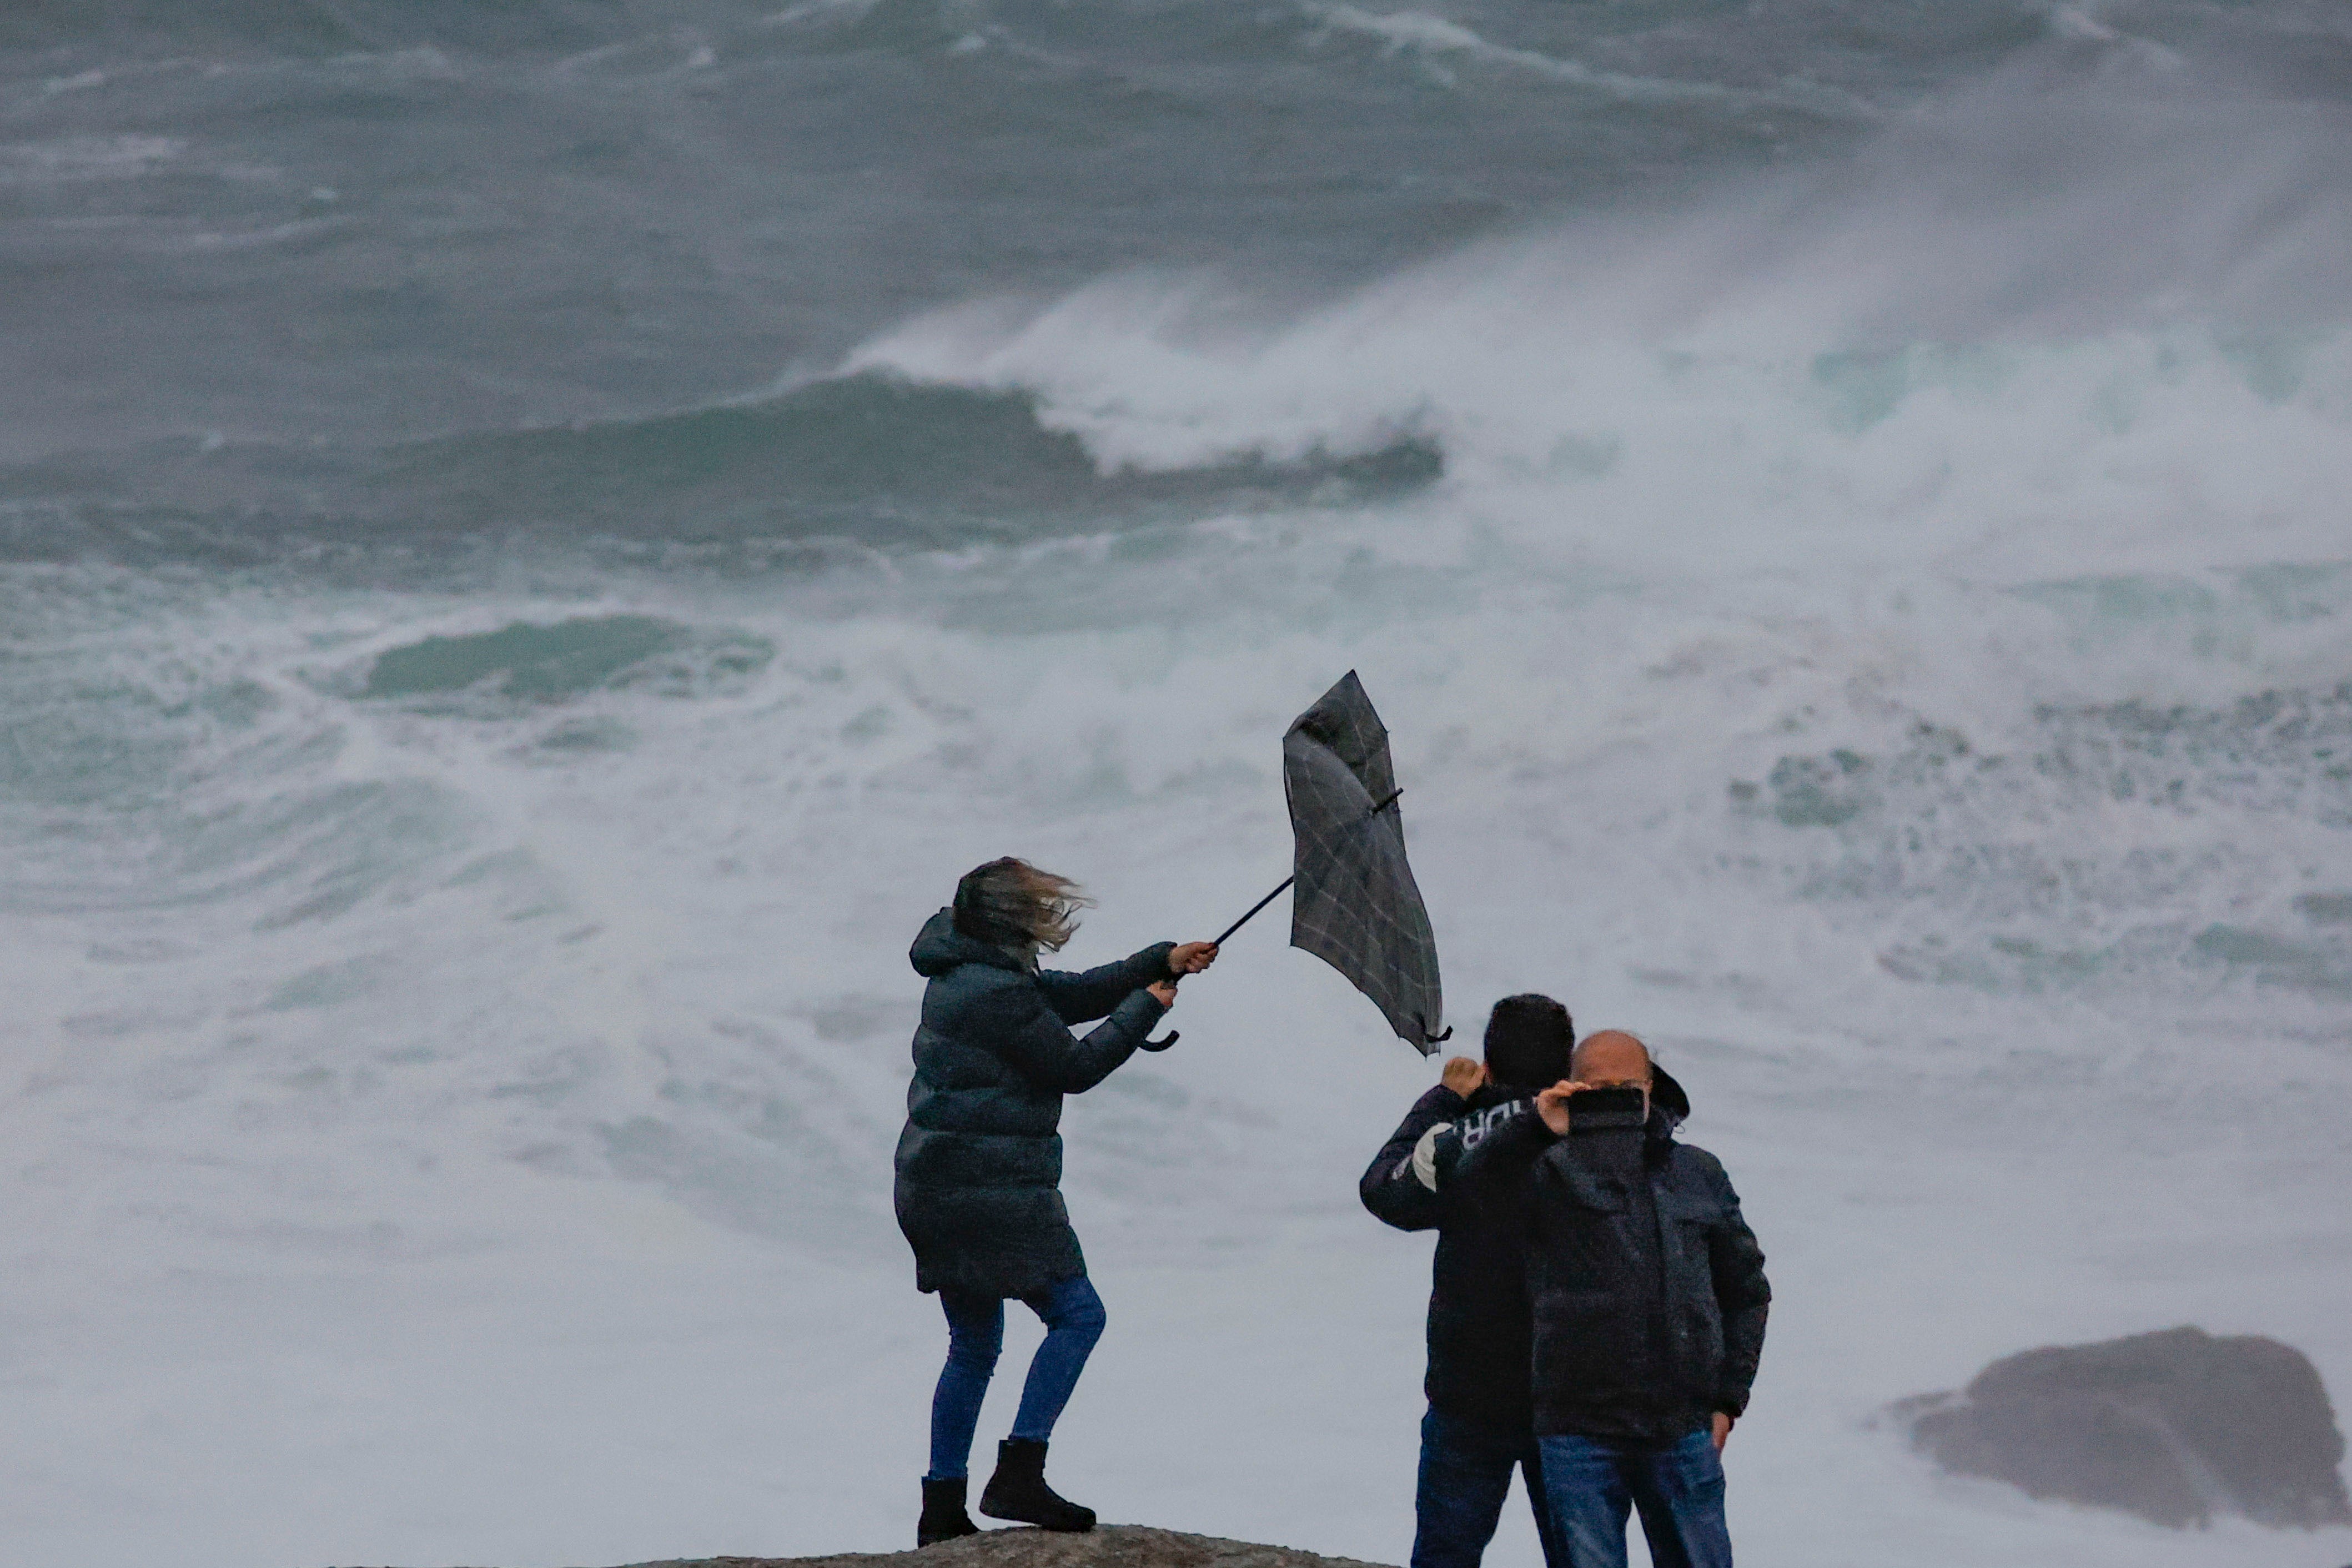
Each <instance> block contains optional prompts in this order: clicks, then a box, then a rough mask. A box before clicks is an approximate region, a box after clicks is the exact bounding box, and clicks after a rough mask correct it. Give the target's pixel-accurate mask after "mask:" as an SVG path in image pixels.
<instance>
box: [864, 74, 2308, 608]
mask: <svg viewBox="0 0 2352 1568" xmlns="http://www.w3.org/2000/svg"><path fill="white" fill-rule="evenodd" d="M2095 47H2096V48H2097V49H2099V50H2101V51H2103V52H2102V53H2101V54H2100V56H2099V58H2100V59H2101V60H2102V61H2103V62H2104V63H2103V64H2102V65H2101V66H2100V67H2099V73H2100V74H2099V77H2098V81H2099V82H2100V83H2105V85H2104V86H2096V87H2095V90H2094V89H2092V88H2085V87H2084V84H2083V83H2082V82H2081V81H2080V79H2079V75H2078V74H2069V75H2067V76H2066V78H2065V79H2064V82H2063V86H2064V88H2065V90H2063V91H2061V90H2057V89H2056V87H2055V86H2054V85H2053V82H2052V81H2051V80H2049V79H2046V73H2044V72H2042V69H2041V68H2038V67H2037V68H2036V70H2035V71H2031V72H2018V73H2012V74H2011V75H2008V76H2004V77H2002V78H2000V79H1997V80H1994V81H1992V82H1990V83H1986V84H1982V85H1980V86H1979V87H1978V88H1976V89H1972V90H1971V91H1969V93H1967V94H1965V95H1962V96H1960V97H1958V98H1957V99H1955V100H1952V101H1950V102H1948V103H1947V104H1945V105H1943V106H1941V107H1940V108H1939V110H1937V113H1935V114H1934V115H1932V116H1930V117H1927V118H1925V119H1923V120H1922V121H1920V122H1919V123H1917V124H1915V125H1909V126H1906V127H1904V128H1901V129H1899V130H1897V131H1895V132H1890V133H1889V134H1888V135H1886V136H1885V137H1884V138H1882V139H1881V140H1879V141H1878V142H1874V143H1873V144H1872V145H1871V146H1870V147H1868V148H1867V149H1865V150H1864V152H1863V153H1860V154H1858V155H1857V156H1856V157H1855V158H1853V159H1852V160H1850V161H1847V162H1844V163H1841V164H1839V165H1838V166H1836V167H1835V168H1833V169H1829V170H1824V171H1818V172H1814V173H1810V174H1803V175H1790V176H1789V177H1786V178H1783V179H1781V180H1779V181H1776V182H1771V183H1769V184H1767V185H1764V186H1761V187H1756V186H1751V187H1748V188H1745V189H1739V190H1731V191H1725V192H1721V193H1718V194H1717V195H1715V196H1714V197H1713V198H1711V199H1709V200H1706V201H1704V202H1702V203H1699V204H1697V205H1696V206H1693V207H1687V208H1683V209H1680V210H1676V211H1674V212H1668V213H1659V212H1651V213H1626V214H1619V215H1616V216H1587V217H1584V218H1580V219H1578V220H1576V221H1574V222H1572V223H1569V224H1567V225H1564V226H1559V227H1558V228H1555V229H1553V230H1551V231H1550V232H1548V233H1543V234H1538V235H1530V236H1526V237H1519V238H1517V239H1514V240H1509V241H1504V242H1497V243H1494V244H1489V245H1484V246H1479V247H1473V248H1472V249H1470V250H1468V251H1466V252H1463V253H1461V254H1457V255H1455V256H1454V257H1452V258H1447V259H1445V260H1443V261H1440V262H1436V263H1433V264H1431V265H1428V266H1424V267H1422V268H1413V269H1410V270H1408V271H1406V272H1404V273H1402V274H1401V275H1398V276H1396V277H1393V278H1391V279H1388V280H1386V281H1384V282H1382V283H1381V284H1378V285H1376V286H1373V287H1371V288H1369V289H1362V290H1360V291H1357V292H1355V293H1352V294H1350V295H1349V296H1347V297H1345V298H1342V299H1340V300H1337V301H1335V302H1333V303H1330V304H1328V305H1326V306H1324V307H1321V308H1319V309H1317V310H1312V311H1309V312H1307V313H1306V314H1304V315H1297V314H1293V315H1289V316H1287V317H1282V318H1277V319H1275V320H1272V321H1270V322H1268V324H1265V325H1263V326H1260V327H1258V328H1256V329H1255V330H1250V331H1236V330H1235V329H1234V327H1233V326H1232V325H1231V323H1232V322H1233V321H1235V320H1247V319H1248V318H1249V317H1250V315H1251V310H1252V308H1251V306H1250V304H1249V302H1248V301H1247V300H1246V299H1245V298H1244V299H1238V300H1237V299H1236V298H1235V297H1234V290H1233V289H1231V288H1230V286H1228V285H1226V284H1224V283H1223V282H1222V281H1220V280H1214V279H1206V280H1204V279H1177V280H1171V279H1164V278H1155V277H1118V278H1112V279H1106V280H1104V281H1102V282H1099V283H1097V284H1096V285H1093V286H1091V287H1089V288H1087V289H1081V290H1079V291H1077V292H1076V293H1074V294H1071V295H1069V296H1067V297H1066V298H1064V299H1062V300H1059V301H1058V302H1056V303H1055V304H1053V305H1051V306H1050V307H1048V308H1046V309H1045V310H1038V311H1032V312H1029V313H1026V314H1011V313H1008V312H1007V311H1006V310H1003V308H999V307H992V306H973V307H967V308H963V309H961V310H950V311H943V312H939V313H936V314H933V315H931V316H929V317H926V318H923V319H921V320H919V321H914V322H911V323H908V325H906V326H904V327H902V328H899V329H898V330H896V331H891V332H888V333H885V334H883V335H881V336H879V337H877V339H875V340H873V341H871V342H868V343H867V344H866V345H865V346H864V347H862V348H861V349H860V350H858V351H857V352H856V353H854V354H853V355H852V356H851V357H850V359H849V361H848V362H847V363H848V368H850V369H851V370H854V371H857V372H861V373H879V374H898V375H902V376H905V377H908V378H909V379H912V380H915V381H918V382H921V383H931V384H955V385H963V386H971V387H978V388H988V389H992V390H996V391H999V392H1010V391H1013V390H1016V389H1017V390H1022V391H1026V392H1030V393H1033V394H1034V395H1036V396H1037V398H1038V399H1039V405H1040V409H1041V415H1042V417H1043V419H1044V421H1045V424H1046V426H1048V427H1049V428H1053V429H1056V430H1060V431H1065V432H1068V433H1071V434H1073V435H1076V436H1077V437H1080V438H1082V439H1083V440H1084V442H1085V443H1086V446H1087V449H1088V450H1089V451H1090V452H1092V453H1093V454H1094V456H1095V457H1096V458H1097V461H1098V462H1100V463H1103V464H1105V465H1108V466H1123V467H1134V468H1140V469H1147V470H1149V469H1154V468H1170V469H1181V468H1192V467H1197V466H1199V465H1202V464H1204V463H1208V462H1213V461H1219V460H1231V458H1233V456H1234V454H1241V453H1249V454H1256V455H1263V456H1264V457H1265V458H1268V459H1271V460H1282V459H1284V458H1288V457H1292V456H1296V455H1298V454H1303V453H1307V452H1334V451H1337V452H1346V451H1351V450H1370V449H1375V448H1377V447H1378V446H1379V445H1380V444H1381V442H1383V441H1385V440H1388V439H1391V437H1392V433H1393V432H1394V431H1395V430H1397V429H1398V428H1400V427H1407V428H1412V429H1414V430H1416V431H1418V432H1421V433H1422V434H1423V436H1424V437H1426V438H1427V439H1429V440H1431V441H1433V442H1434V443H1435V444H1436V445H1437V446H1438V447H1441V448H1442V449H1443V451H1444V456H1445V465H1446V473H1447V479H1448V489H1447V493H1448V496H1449V498H1450V499H1454V500H1467V501H1469V502H1471V503H1472V504H1473V506H1474V508H1475V509H1476V510H1479V511H1482V512H1484V513H1485V514H1486V515H1487V516H1488V517H1490V518H1502V519H1512V520H1515V521H1518V522H1520V523H1522V524H1524V525H1525V531H1530V532H1540V531H1549V532H1550V533H1551V534H1552V535H1554V536H1555V537H1558V536H1560V535H1563V534H1564V535H1566V536H1567V537H1568V539H1569V540H1570V541H1572V542H1576V543H1578V544H1580V545H1583V546H1587V547H1597V548H1603V549H1631V550H1633V551H1634V552H1636V553H1644V552H1646V553H1647V554H1649V555H1651V556H1653V557H1654V556H1655V555H1656V554H1658V553H1659V552H1660V551H1661V548H1663V551H1664V552H1669V553H1678V554H1682V555H1685V556H1687V555H1688V554H1689V553H1690V552H1695V551H1715V550H1721V549H1729V550H1732V551H1734V552H1748V554H1749V555H1750V556H1752V557H1753V558H1754V559H1757V560H1759V561H1760V560H1763V559H1767V558H1769V557H1773V556H1779V557H1780V558H1786V556H1787V555H1788V554H1789V553H1790V552H1791V551H1794V552H1798V553H1804V552H1805V547H1806V546H1807V545H1809V544H1811V543H1819V544H1821V545H1822V546H1824V547H1826V548H1829V549H1831V550H1832V551H1837V550H1841V549H1843V550H1859V551H1863V552H1894V553H1900V554H1913V553H1917V552H1923V551H1924V552H1948V551H1953V550H1961V549H1968V548H1972V547H1977V546H1981V545H1985V544H1988V543H1990V542H1993V541H1994V539H1995V538H1997V537H2009V538H2012V539H2014V538H2017V537H2019V536H2020V535H2021V534H2025V535H2030V536H2031V537H2030V538H2029V540H2028V544H2029V548H2028V550H2027V552H2026V553H2027V555H2028V556H2029V557H2032V556H2033V555H2034V553H2035V551H2036V550H2037V549H2039V548H2041V547H2042V546H2044V545H2048V544H2050V543H2051V542H2052V539H2053V535H2055V536H2060V537H2067V538H2072V539H2073V540H2074V541H2076V542H2079V543H2080V545H2081V546H2082V548H2081V549H2079V550H2077V551H2075V552H2074V554H2073V555H2072V556H2071V557H2069V555H2068V554H2067V552H2065V551H2064V550H2063V549H2059V550H2057V551H2055V552H2054V553H2053V554H2052V555H2051V556H2050V557H2049V558H2047V559H2036V560H2034V563H2033V565H2032V569H2033V570H2059V571H2066V570H2097V569H2100V568H2099V566H2098V564H2097V563H2098V561H2099V560H2100V559H2102V558H2103V556H2104V554H2105V552H2123V554H2122V556H2121V557H2119V559H2129V558H2130V557H2131V556H2132V555H2133V554H2134V552H2138V553H2139V554H2140V555H2141V556H2142V558H2143V559H2145V558H2146V556H2147V554H2148V553H2150V552H2153V553H2154V554H2155V556H2156V558H2157V559H2158V560H2161V559H2164V554H2163V551H2164V545H2163V544H2162V543H2161V542H2163V541H2170V542H2172V543H2173V544H2175V545H2182V544H2183V543H2184V542H2185V544H2186V547H2189V548H2190V549H2191V550H2192V552H2193V551H2194V550H2200V549H2203V548H2205V547H2206V546H2207V545H2208V544H2210V535H2211V534H2212V533H2213V532H2214V531H2217V530H2221V529H2231V528H2235V529H2259V530H2261V531H2262V534H2261V536H2260V537H2259V538H2256V537H2254V536H2252V535H2249V536H2247V542H2248V547H2249V549H2250V551H2252V552H2254V554H2255V555H2257V556H2259V555H2260V554H2262V552H2273V553H2276V554H2282V555H2294V554H2304V555H2321V554H2326V553H2327V552H2329V551H2331V550H2332V549H2333V548H2334V547H2335V544H2336V542H2337V541H2336V532H2335V527H2336V525H2335V522H2334V521H2333V518H2334V510H2333V503H2332V502H2331V501H2330V500H2329V499H2328V498H2329V497H2331V496H2333V495H2336V494H2338V493H2340V492H2341V490H2342V489H2343V488H2344V487H2345V484H2346V482H2347V479H2352V467H2347V465H2352V442H2347V440H2346V439H2345V438H2344V437H2345V430H2344V423H2345V419H2346V410H2347V397H2348V396H2352V337H2347V332H2346V325H2347V322H2346V316H2347V300H2352V268H2347V262H2346V259H2345V258H2347V256H2352V216H2347V215H2352V131H2347V128H2346V127H2345V126H2344V125H2342V124H2341V123H2339V122H2337V121H2328V120H2324V119H2315V118H2314V117H2312V116H2309V115H2305V114H2303V113H2301V112H2300V111H2299V110H2296V109H2295V108H2294V107H2293V106H2281V105H2278V104H2276V103H2272V102H2267V101H2263V100H2252V99H2243V98H2240V99H2227V98H2213V99H2210V100H2201V101H2189V102H2187V103H2168V104H2165V105H2164V106H2163V107H2162V110H2161V112H2158V110H2157V105H2156V99H2157V98H2158V96H2160V95H2161V94H2162V93H2163V92H2165V91H2166V90H2168V82H2167V81H2165V80H2164V79H2161V78H2160V76H2158V77H2154V78H2152V77H2151V76H2150V75H2149V74H2148V71H2149V69H2150V68H2147V67H2146V66H2145V62H2144V61H2142V62H2140V63H2138V64H2135V63H2134V62H2136V61H2139V60H2140V57H2138V56H2137V55H2134V54H2132V53H2130V52H2129V51H2128V50H2125V49H2123V47H2122V45H2121V43H2120V42H2117V43H2116V44H2112V45H2109V44H2100V45H2097V46H2095ZM1259 313H1260V315H1261V317H1262V318H1263V317H1265V316H1271V315H1272V314H1273V312H1271V311H1266V310H1261V311H1260V312H1259ZM2109 563H2110V564H2113V560H2110V562H2109Z"/></svg>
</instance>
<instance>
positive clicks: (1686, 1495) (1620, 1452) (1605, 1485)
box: [1537, 1432, 1731, 1568]
mask: <svg viewBox="0 0 2352 1568" xmlns="http://www.w3.org/2000/svg"><path fill="white" fill-rule="evenodd" d="M1537 1446H1538V1447H1539V1448H1540V1449H1541V1450H1542V1452H1543V1478H1544V1492H1545V1495H1546V1496H1548V1497H1549V1498H1550V1500H1551V1513H1552V1518H1553V1520H1554V1521H1557V1523H1558V1525H1559V1531H1560V1535H1561V1537H1562V1539H1563V1540H1564V1542H1565V1543H1566V1545H1567V1548H1568V1563H1567V1568H1625V1517H1626V1510H1627V1509H1628V1508H1629V1507H1631V1508H1636V1509H1639V1510H1641V1512H1642V1533H1643V1534H1644V1535H1646V1536H1648V1537H1649V1538H1650V1561H1651V1562H1653V1563H1655V1564H1657V1568H1731V1528H1730V1526H1729V1525H1728V1524H1727V1522H1726V1521H1725V1520H1724V1516H1723V1460H1722V1459H1721V1458H1719V1457H1718V1456H1717V1453H1716V1451H1715V1439H1714V1438H1713V1437H1711V1436H1708V1435H1707V1434H1706V1433H1705V1432H1694V1433H1692V1434H1691V1435H1690V1436H1687V1437H1685V1438H1684V1439H1683V1440H1682V1441H1681V1442H1679V1443H1671V1444H1668V1445H1667V1446H1666V1447H1663V1448H1627V1447H1617V1446H1615V1445H1613V1444H1610V1443H1601V1442H1595V1441H1594V1440H1593V1439H1591V1438H1590V1437H1545V1438H1542V1439H1540V1440H1539V1441H1538V1445H1537Z"/></svg>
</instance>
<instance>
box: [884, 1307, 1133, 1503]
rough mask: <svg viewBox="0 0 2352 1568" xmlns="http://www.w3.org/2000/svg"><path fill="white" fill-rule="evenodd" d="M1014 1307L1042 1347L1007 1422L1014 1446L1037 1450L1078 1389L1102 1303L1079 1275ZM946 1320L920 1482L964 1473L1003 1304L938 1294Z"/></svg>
mask: <svg viewBox="0 0 2352 1568" xmlns="http://www.w3.org/2000/svg"><path fill="white" fill-rule="evenodd" d="M1021 1300H1022V1304H1023V1305H1024V1306H1026V1307H1027V1308H1028V1309H1029V1310H1031V1311H1033V1312H1034V1313H1036V1314H1037V1316H1038V1317H1039V1318H1040V1319H1042V1320H1044V1321H1045V1343H1043V1344H1041V1345H1039V1346H1038V1347H1037V1353H1036V1355H1035V1356H1034V1357H1033V1358H1032V1359H1031V1360H1030V1363H1029V1381H1028V1382H1027V1383H1025V1384H1023V1385H1022V1388H1021V1409H1020V1412H1019V1413H1018V1414H1017V1415H1014V1416H1013V1436H1014V1437H1015V1438H1021V1439H1027V1440H1029V1441H1032V1442H1038V1443H1043V1442H1045V1440H1046V1439H1047V1438H1049V1437H1051V1436H1053V1435H1054V1423H1055V1421H1058V1420H1059V1419H1061V1415H1062V1406H1064V1405H1067V1404H1068V1403H1069V1402H1070V1390H1072V1389H1073V1388H1076V1386H1077V1385H1078V1373H1081V1372H1084V1371H1085V1370H1086V1365H1087V1356H1089V1355H1091V1354H1093V1353H1094V1348H1095V1342H1096V1341H1097V1340H1099V1339H1101V1338H1102V1331H1103V1323H1104V1322H1105V1321H1106V1320H1105V1317H1104V1313H1103V1304H1102V1298H1101V1297H1099V1296H1097V1295H1096V1294H1095V1288H1094V1287H1093V1286H1092V1285H1090V1284H1088V1283H1087V1277H1086V1276H1085V1275H1083V1274H1081V1275H1079V1276H1078V1277H1077V1278H1076V1279H1064V1280H1060V1281H1058V1282H1056V1283H1055V1286H1054V1288H1053V1289H1052V1290H1050V1291H1047V1292H1044V1293H1042V1294H1039V1295H1035V1296H1024V1297H1023V1298H1021ZM940 1306H942V1307H944V1308H945V1309H947V1314H948V1363H947V1365H946V1366H945V1367H943V1368H941V1369H940V1386H939V1389H938V1392H936V1393H934V1394H932V1395H931V1473H930V1474H929V1476H927V1477H925V1478H924V1479H927V1480H934V1481H943V1480H952V1479H956V1478H957V1477H960V1476H963V1475H966V1474H968V1473H969V1472H970V1470H971V1437H972V1434H973V1432H975V1431H976V1430H978V1429H979V1426H980V1402H981V1401H982V1399H984V1398H986V1397H987V1395H988V1382H989V1379H990V1378H991V1377H992V1376H994V1375H995V1373H996V1358H997V1357H998V1356H999V1355H1000V1354H1002V1353H1003V1350H1004V1302H1003V1300H1002V1299H1001V1298H999V1297H994V1296H965V1295H960V1294H955V1293H951V1292H950V1291H946V1290H942V1291H940Z"/></svg>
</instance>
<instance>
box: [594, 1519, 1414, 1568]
mask: <svg viewBox="0 0 2352 1568" xmlns="http://www.w3.org/2000/svg"><path fill="white" fill-rule="evenodd" d="M910 1528H912V1526H910ZM885 1565H894V1568H1385V1565H1383V1563H1364V1561H1357V1559H1352V1556H1318V1554H1312V1552H1294V1549H1289V1547H1261V1544H1254V1542H1246V1540H1218V1538H1213V1535H1181V1532H1176V1531H1152V1528H1148V1526H1134V1523H1112V1526H1101V1528H1096V1531H1087V1532H1085V1535H1056V1532H1051V1531H1025V1528H1013V1531H981V1532H979V1535H967V1538H962V1540H948V1542H940V1544H936V1547H924V1549H922V1552H845V1554H840V1556H691V1559H682V1556H673V1559H663V1561H658V1563H630V1568H885Z"/></svg>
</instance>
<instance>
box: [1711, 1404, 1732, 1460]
mask: <svg viewBox="0 0 2352 1568" xmlns="http://www.w3.org/2000/svg"><path fill="white" fill-rule="evenodd" d="M1736 1420H1738V1416H1736V1415H1732V1414H1731V1413H1730V1412H1729V1411H1727V1410H1718V1411H1717V1412H1716V1413H1715V1451H1716V1452H1717V1453H1718V1454H1720V1453H1722V1452H1723V1446H1724V1445H1725V1444H1726V1443H1728V1442H1730V1441H1731V1424H1732V1423H1733V1422H1734V1421H1736Z"/></svg>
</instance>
